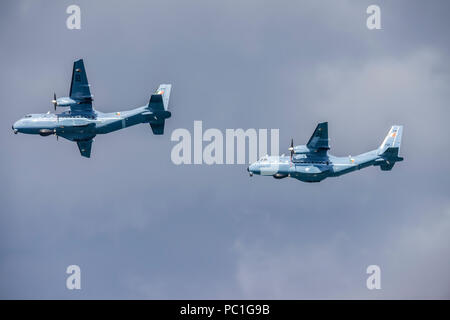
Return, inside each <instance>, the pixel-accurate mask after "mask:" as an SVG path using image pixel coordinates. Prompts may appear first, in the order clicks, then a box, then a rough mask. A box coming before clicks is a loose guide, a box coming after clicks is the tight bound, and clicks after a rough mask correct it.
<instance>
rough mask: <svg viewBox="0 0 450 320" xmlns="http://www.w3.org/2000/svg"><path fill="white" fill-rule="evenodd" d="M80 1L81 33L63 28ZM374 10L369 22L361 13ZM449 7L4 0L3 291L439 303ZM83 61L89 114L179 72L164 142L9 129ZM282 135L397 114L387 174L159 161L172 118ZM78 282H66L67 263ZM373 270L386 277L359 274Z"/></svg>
mask: <svg viewBox="0 0 450 320" xmlns="http://www.w3.org/2000/svg"><path fill="white" fill-rule="evenodd" d="M74 3H75V4H77V5H79V6H80V7H81V30H68V29H67V28H66V19H67V17H68V14H66V8H67V6H69V5H71V4H74ZM374 3H375V4H378V5H379V6H380V8H381V26H382V29H381V30H368V29H367V27H366V18H367V16H368V15H367V14H366V9H367V7H368V5H370V4H374ZM449 9H450V4H449V3H448V1H431V2H430V1H405V0H404V1H400V0H398V1H382V0H376V1H356V0H355V1H345V0H341V1H331V0H330V1H314V0H311V1H250V0H246V1H206V0H205V1H181V0H180V1H170V0H169V1H145V2H144V1H121V2H114V1H76V2H72V1H57V2H55V1H2V2H1V4H0V41H1V44H2V45H1V50H0V66H1V70H2V72H1V80H0V99H1V108H2V116H1V117H0V123H1V126H0V131H1V135H0V142H1V146H2V152H1V155H0V174H1V189H0V203H1V210H0V226H1V227H0V298H8V299H9V298H19V299H22V298H39V299H45V298H61V299H79V298H86V299H90V298H125V299H128V298H137V299H153V298H167V299H172V298H177V299H183V298H186V299H191V298H225V299H228V298H245V299H254V298H255V299H256V298H274V299H278V298H286V299H298V298H306V299H309V298H320V299H330V298H337V299H347V298H350V299H358V298H369V299H371V298H387V299H391V298H395V299H398V298H408V299H412V298H425V299H429V298H446V299H448V298H450V289H449V288H450V273H449V270H450V201H449V189H450V179H449V177H450V175H449V173H450V172H449V170H450V162H449V161H448V159H449V156H450V149H449V147H450V146H449V129H448V119H449V116H450V112H449V103H448V101H449V100H450V90H449V88H450V67H449V59H450V51H449V49H450V44H449V40H448V31H449V24H450V22H449V21H448V13H449ZM78 58H84V61H85V66H86V70H87V76H88V79H89V82H90V84H91V92H92V93H93V94H94V95H95V101H94V107H95V108H96V109H98V110H100V111H104V112H112V111H117V110H126V109H130V108H134V107H137V106H141V105H144V104H146V103H147V102H148V99H149V96H150V94H151V93H152V92H154V90H155V89H156V88H157V86H158V85H159V84H160V83H172V84H173V90H172V96H171V101H170V102H171V103H170V110H171V112H172V118H170V119H169V120H167V121H166V133H165V135H164V136H154V135H153V134H152V132H151V130H150V128H149V126H148V125H139V126H135V127H131V128H128V129H125V130H121V131H118V132H114V133H111V134H108V135H101V136H97V137H96V139H95V142H94V144H93V148H92V157H91V158H90V159H86V158H82V157H81V156H80V155H79V151H78V148H77V146H76V144H75V143H72V142H69V141H67V140H65V139H59V141H56V138H55V137H53V136H49V137H45V138H44V137H40V136H29V135H22V134H18V135H14V134H13V132H12V130H11V125H12V124H13V123H14V121H16V120H17V119H19V118H20V117H22V116H23V115H25V114H27V113H40V112H47V111H48V110H51V108H52V105H51V102H50V100H51V99H52V95H53V92H56V94H57V95H58V96H64V95H67V94H68V91H69V86H70V77H71V72H72V64H73V61H74V60H75V59H78ZM194 120H202V121H203V127H204V129H206V128H218V129H220V130H223V131H224V130H225V129H226V128H245V129H247V128H256V129H258V128H279V130H280V152H287V147H288V146H289V142H290V138H291V137H292V138H294V141H295V143H296V144H303V143H306V142H307V140H308V139H309V137H310V135H311V134H312V132H313V130H314V128H315V126H316V124H317V123H318V122H320V121H328V122H329V134H330V139H331V147H332V150H331V153H332V154H335V155H338V156H346V155H349V154H351V155H355V154H358V153H362V152H365V151H368V150H371V149H375V148H377V147H378V145H379V144H380V143H381V141H382V140H383V138H384V136H385V135H386V133H387V131H388V130H389V128H390V126H391V125H393V124H403V125H404V134H403V144H402V149H401V155H402V156H403V157H405V161H404V162H401V163H398V164H396V166H395V167H394V169H393V170H392V171H390V172H384V171H381V170H380V169H379V168H375V167H371V168H368V169H365V170H362V171H358V172H354V173H351V174H349V175H345V176H342V177H339V178H330V179H326V180H324V181H322V182H321V183H318V184H307V183H302V182H299V181H297V180H294V179H283V180H275V179H272V178H270V177H260V176H254V177H252V178H250V177H249V176H248V174H247V172H246V170H245V169H246V166H245V165H212V166H208V165H190V166H189V165H181V166H176V165H174V164H173V163H172V162H171V160H170V152H171V149H172V148H173V146H174V145H175V143H174V142H171V141H170V135H171V133H172V131H173V130H175V129H177V128H187V129H188V130H190V131H191V132H192V131H193V121H194ZM72 264H76V265H79V266H80V267H81V274H82V277H81V286H82V289H81V290H78V291H77V290H72V291H69V290H67V289H66V286H65V284H66V277H67V276H68V275H67V274H66V273H65V271H66V268H67V266H69V265H72ZM372 264H376V265H379V266H380V268H381V285H382V289H381V290H368V289H367V288H366V278H367V276H368V275H367V274H366V268H367V266H369V265H372Z"/></svg>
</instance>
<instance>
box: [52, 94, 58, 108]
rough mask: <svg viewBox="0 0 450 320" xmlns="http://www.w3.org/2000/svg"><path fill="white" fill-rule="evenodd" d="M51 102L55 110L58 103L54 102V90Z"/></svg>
mask: <svg viewBox="0 0 450 320" xmlns="http://www.w3.org/2000/svg"><path fill="white" fill-rule="evenodd" d="M52 103H53V107H54V108H55V111H56V106H57V104H58V103H57V102H56V93H55V92H54V93H53V100H52Z"/></svg>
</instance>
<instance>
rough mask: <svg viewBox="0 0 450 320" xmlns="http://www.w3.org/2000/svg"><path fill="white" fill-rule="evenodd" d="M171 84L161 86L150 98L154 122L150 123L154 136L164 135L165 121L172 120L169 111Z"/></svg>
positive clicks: (149, 105) (149, 107)
mask: <svg viewBox="0 0 450 320" xmlns="http://www.w3.org/2000/svg"><path fill="white" fill-rule="evenodd" d="M171 90H172V85H171V84H161V85H160V86H159V87H158V90H156V93H154V94H152V95H151V96H150V101H149V103H148V107H147V108H148V109H149V110H150V111H151V112H152V115H153V121H151V122H150V126H151V128H152V131H153V134H157V135H160V134H164V124H165V119H167V118H170V116H171V113H170V111H168V109H169V99H170V91H171Z"/></svg>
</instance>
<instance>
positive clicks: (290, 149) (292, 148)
mask: <svg viewBox="0 0 450 320" xmlns="http://www.w3.org/2000/svg"><path fill="white" fill-rule="evenodd" d="M289 151H290V152H291V161H292V156H293V155H294V139H291V146H290V147H289Z"/></svg>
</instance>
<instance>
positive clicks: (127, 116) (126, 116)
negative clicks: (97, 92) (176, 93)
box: [12, 59, 172, 158]
mask: <svg viewBox="0 0 450 320" xmlns="http://www.w3.org/2000/svg"><path fill="white" fill-rule="evenodd" d="M171 88H172V85H170V84H161V85H160V86H159V88H158V90H157V91H156V93H155V94H152V95H151V96H150V101H149V103H148V104H147V105H145V106H142V107H139V108H136V109H132V110H127V111H120V112H113V113H103V112H100V111H97V110H95V109H94V108H93V107H92V101H93V99H92V95H91V91H90V89H89V84H88V80H87V76H86V70H85V68H84V63H83V60H82V59H81V60H78V61H75V62H74V64H73V72H72V83H71V85H70V93H69V96H68V97H61V98H58V99H57V98H56V94H54V95H53V100H52V103H53V106H54V109H55V111H56V107H69V108H70V110H67V111H64V112H62V113H59V114H53V113H50V111H49V112H48V113H42V114H29V115H26V116H25V117H24V118H22V119H20V120H18V121H17V122H16V123H14V125H13V126H12V129H13V130H14V133H18V132H21V133H28V134H39V135H41V136H49V135H56V137H58V136H60V137H63V138H66V139H68V140H70V141H75V142H76V143H77V145H78V149H80V153H81V155H82V156H83V157H86V158H89V157H90V156H91V147H92V141H93V139H94V137H95V136H96V135H97V134H105V133H110V132H112V131H117V130H120V129H123V128H126V127H130V126H133V125H136V124H139V123H149V124H150V126H151V128H152V130H153V133H154V134H156V135H160V134H163V133H164V124H165V119H167V118H170V116H171V114H170V111H168V105H169V97H170V90H171Z"/></svg>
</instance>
